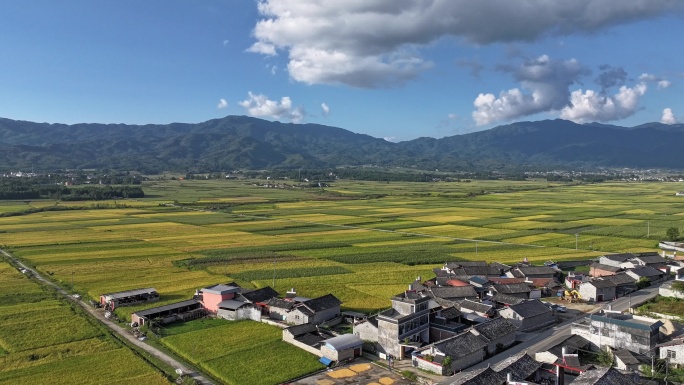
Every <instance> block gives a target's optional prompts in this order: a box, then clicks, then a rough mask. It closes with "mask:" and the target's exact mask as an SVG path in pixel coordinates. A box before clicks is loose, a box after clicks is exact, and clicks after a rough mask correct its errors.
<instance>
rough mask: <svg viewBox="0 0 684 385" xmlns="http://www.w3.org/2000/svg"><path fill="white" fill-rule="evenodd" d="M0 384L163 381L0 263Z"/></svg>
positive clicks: (163, 382)
mask: <svg viewBox="0 0 684 385" xmlns="http://www.w3.org/2000/svg"><path fill="white" fill-rule="evenodd" d="M0 325H2V327H0V361H2V363H3V364H2V365H0V384H55V383H65V384H66V383H69V384H101V383H102V382H103V379H105V378H106V379H107V380H106V382H107V383H130V382H139V383H144V384H169V382H168V381H167V380H166V378H165V377H164V376H163V375H162V374H161V373H159V372H157V371H156V370H155V369H153V368H152V367H150V366H148V364H147V363H146V362H144V361H143V360H142V359H140V358H139V357H137V356H135V355H134V354H133V353H132V352H131V351H129V350H128V349H127V348H124V347H122V346H121V345H120V344H118V343H117V342H115V341H114V340H112V339H110V337H108V336H107V335H106V334H105V332H103V331H102V330H101V329H99V328H97V327H95V326H93V325H92V324H90V323H89V322H88V321H87V320H86V319H85V318H84V317H83V316H81V315H78V314H77V313H75V312H74V310H73V309H72V308H71V307H70V306H69V305H68V304H66V303H64V302H63V301H62V300H58V299H56V297H55V296H54V294H52V293H51V292H47V291H45V289H43V288H42V287H41V286H39V285H38V284H36V283H35V282H33V281H31V280H30V279H28V278H27V277H26V276H24V275H23V274H21V273H20V272H19V271H17V270H16V269H14V268H13V267H11V266H10V265H9V264H7V263H6V262H4V261H2V262H0Z"/></svg>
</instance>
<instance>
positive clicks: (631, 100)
mask: <svg viewBox="0 0 684 385" xmlns="http://www.w3.org/2000/svg"><path fill="white" fill-rule="evenodd" d="M646 90H647V87H646V84H645V83H643V82H641V83H639V84H637V85H636V86H634V87H631V88H630V87H627V86H622V87H620V89H619V90H618V92H617V93H616V94H614V95H612V96H605V95H602V94H601V93H600V92H596V91H593V90H586V91H584V92H583V91H582V90H581V89H580V90H576V91H573V92H572V94H571V96H570V103H571V104H570V105H568V106H566V107H565V108H563V110H562V111H561V114H560V117H561V118H562V119H567V120H572V121H574V122H577V123H586V122H595V121H598V122H606V121H611V120H618V119H623V118H626V117H628V116H631V115H632V114H634V113H635V112H636V110H637V107H638V104H639V99H640V98H641V97H642V96H643V95H644V94H645V93H646Z"/></svg>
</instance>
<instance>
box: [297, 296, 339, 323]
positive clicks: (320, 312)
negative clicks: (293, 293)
mask: <svg viewBox="0 0 684 385" xmlns="http://www.w3.org/2000/svg"><path fill="white" fill-rule="evenodd" d="M341 304H342V301H340V300H339V299H338V298H337V297H335V296H334V295H332V294H326V295H324V296H321V297H318V298H313V299H309V300H307V301H304V302H301V303H298V304H296V305H295V307H294V308H293V309H291V310H290V311H288V312H287V319H286V321H287V322H288V323H291V324H295V325H301V324H306V323H310V324H314V325H319V324H321V323H323V322H325V321H329V320H331V319H333V318H336V317H338V316H339V315H340V305H341Z"/></svg>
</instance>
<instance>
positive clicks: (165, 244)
mask: <svg viewBox="0 0 684 385" xmlns="http://www.w3.org/2000/svg"><path fill="white" fill-rule="evenodd" d="M144 188H145V192H146V194H147V197H146V198H144V199H139V200H134V201H127V200H126V201H124V200H120V201H117V202H98V203H97V205H95V204H92V203H90V202H67V203H63V202H54V201H36V202H0V246H1V247H2V248H4V249H7V250H9V251H10V252H12V253H13V254H14V255H15V256H17V257H18V258H20V259H22V260H23V261H24V262H25V263H27V264H29V265H31V266H34V267H36V268H37V269H38V270H39V271H40V272H41V274H43V275H44V276H46V277H47V278H49V279H51V280H53V281H54V282H56V283H58V284H60V285H62V286H63V287H64V288H66V289H71V290H74V291H75V292H78V293H80V294H81V295H83V296H84V297H86V298H88V297H90V298H95V299H96V298H98V297H99V295H100V294H102V293H107V292H116V291H123V290H128V289H133V288H141V287H154V288H156V289H157V291H158V292H159V293H160V295H161V301H160V302H159V303H158V304H155V306H158V305H163V304H166V303H170V302H175V301H180V300H184V299H188V298H189V297H190V296H192V294H193V293H194V291H195V290H196V289H199V288H201V287H204V286H207V285H211V284H215V283H226V282H230V281H236V282H238V283H239V284H240V285H243V286H245V287H264V286H267V285H274V282H275V285H274V286H275V289H276V290H277V291H279V292H281V293H284V292H285V291H287V290H288V289H290V288H295V289H296V290H297V292H298V294H300V295H302V296H307V297H316V296H319V295H323V294H328V293H332V294H334V295H335V296H337V297H338V298H340V299H341V300H342V301H343V305H342V306H343V308H345V309H353V310H358V311H363V312H376V311H378V310H380V309H384V308H387V307H388V306H389V303H390V301H389V299H390V297H391V296H392V295H394V294H396V293H398V292H400V291H402V290H403V289H404V288H405V287H406V285H407V284H408V283H410V282H411V281H413V280H414V279H415V278H416V277H418V276H420V277H422V278H423V279H428V278H431V277H432V276H433V273H432V269H433V268H435V267H437V266H441V265H442V264H443V263H444V262H448V261H456V260H484V261H488V262H493V261H498V262H504V263H515V262H519V261H522V260H523V259H524V258H527V259H528V260H530V261H533V262H537V263H542V262H544V261H548V260H553V261H562V260H575V259H587V258H593V257H597V256H599V255H602V254H605V253H613V252H628V251H631V252H638V251H654V250H656V246H657V243H658V241H659V240H660V239H662V238H664V236H665V231H666V230H667V229H668V228H669V227H678V228H684V199H683V197H677V196H675V192H676V191H680V190H684V183H626V182H625V183H618V182H613V183H603V184H587V185H569V184H561V183H549V182H546V181H526V182H512V181H473V182H470V183H464V182H450V183H445V182H439V183H402V182H392V183H386V182H383V183H381V182H366V181H336V182H334V183H333V184H332V186H331V187H330V188H326V189H275V188H265V187H261V186H257V185H255V184H254V183H253V181H239V180H237V181H236V180H230V181H223V180H206V181H202V180H197V181H195V180H192V181H178V180H161V181H153V182H147V184H146V185H145V186H144ZM55 205H64V206H66V207H68V208H69V210H66V211H42V212H34V213H31V214H26V215H22V212H23V211H25V210H28V209H31V208H33V209H35V208H37V207H38V208H41V207H53V206H55ZM122 205H123V206H122ZM15 214H19V215H15ZM8 215H12V216H8ZM0 276H2V277H3V278H2V279H0V324H2V325H3V328H2V330H1V331H0V360H2V359H5V362H6V365H3V366H2V368H0V384H2V383H16V381H14V380H16V379H17V378H18V379H21V381H24V382H27V383H38V384H40V383H46V382H47V381H48V380H47V378H48V373H62V372H63V373H64V374H63V375H64V376H66V377H65V378H70V379H72V380H71V382H72V383H89V381H90V382H98V381H96V380H95V378H97V376H98V375H101V374H98V373H99V372H98V370H100V369H99V368H100V367H99V366H98V365H97V364H96V361H101V360H107V361H109V362H111V363H112V365H114V367H115V370H114V372H115V373H117V374H116V376H115V378H114V380H113V381H112V382H115V383H116V382H117V381H124V380H127V379H131V378H136V379H138V380H137V382H139V383H164V381H165V379H164V378H163V377H162V376H161V375H160V374H158V373H157V372H156V371H155V370H154V369H152V368H151V367H148V366H147V365H146V364H145V363H144V362H143V361H139V360H138V358H137V357H136V356H134V355H133V353H131V352H130V351H128V350H126V349H123V348H120V347H118V345H116V344H115V343H113V342H111V341H109V340H107V339H106V338H103V337H102V334H101V332H99V331H98V330H97V329H96V328H94V327H91V326H89V324H87V323H85V322H82V320H81V321H79V320H80V318H79V316H77V315H74V314H71V313H70V311H69V308H68V306H67V307H65V305H63V304H61V303H60V302H59V301H57V300H56V299H55V298H53V297H52V296H51V295H48V294H46V293H45V292H42V291H41V290H42V289H40V288H39V287H38V286H36V285H35V284H34V283H32V282H30V281H29V280H27V279H26V278H25V277H23V276H22V275H21V274H19V273H18V272H16V270H14V269H11V268H9V267H7V268H3V269H0ZM10 276H12V277H14V278H12V279H11V280H9V281H8V280H6V279H5V277H10ZM72 279H73V287H72ZM15 281H16V282H15ZM17 285H23V286H21V287H22V288H24V287H26V291H25V293H24V290H23V289H22V291H21V292H22V295H21V296H17V295H14V294H13V293H16V292H17V291H16V289H15V288H16V287H19V286H17ZM3 290H5V291H4V292H3ZM148 307H150V306H149V305H140V306H134V307H124V308H119V309H117V314H118V315H119V316H120V317H122V318H124V319H128V318H129V317H130V314H131V313H132V312H134V311H137V310H140V309H144V308H148ZM74 317H76V318H74ZM45 325H51V327H50V328H49V329H45V328H44V326H45ZM191 325H192V324H191ZM262 327H268V326H266V325H260V324H258V323H235V324H230V323H228V322H225V323H222V324H217V325H212V327H211V328H194V327H189V328H187V330H186V329H182V328H181V329H178V330H176V332H174V333H172V334H171V335H167V336H165V337H163V338H162V341H161V342H162V344H163V345H165V346H166V347H167V348H169V349H171V350H173V351H174V352H176V354H178V355H179V356H182V357H185V358H187V359H188V360H190V361H192V362H195V363H196V364H197V365H198V366H200V367H201V368H203V370H205V371H207V372H208V373H209V374H211V375H212V376H214V377H216V378H219V379H221V380H223V381H225V382H226V383H229V384H241V383H245V382H241V381H240V380H239V378H240V377H239V376H240V375H249V376H250V378H251V379H252V380H254V381H256V378H257V377H258V375H262V374H263V373H254V370H256V369H254V368H257V367H261V368H263V367H266V366H274V364H273V363H274V362H279V361H278V360H279V359H281V357H286V356H288V357H289V356H292V357H296V359H297V360H298V361H297V362H298V363H299V364H298V365H299V366H300V367H301V368H302V369H303V370H305V372H308V371H311V370H315V369H316V368H317V366H316V365H317V364H316V361H315V359H313V360H312V358H311V357H309V356H308V355H306V354H304V353H303V352H299V351H298V350H297V349H295V348H293V347H291V346H289V345H283V343H282V342H281V341H280V335H279V334H278V333H279V331H278V330H275V329H268V330H266V329H264V330H261V329H259V328H262ZM268 328H270V327H268ZM43 329H45V330H43ZM35 330H42V331H41V333H45V335H43V336H41V338H32V336H33V334H32V333H33V331H35ZM276 331H277V332H278V333H276ZM215 332H220V333H219V334H220V336H221V338H218V339H214V340H212V336H215V335H216V334H214V333H215ZM276 334H278V335H277V336H276ZM240 335H248V336H253V337H254V338H257V336H259V338H261V337H263V339H259V338H257V339H256V340H255V341H256V342H255V343H254V344H252V343H250V344H246V343H243V342H241V340H239V338H240V337H239V336H240ZM236 338H237V339H236ZM195 339H202V340H203V341H209V340H211V341H210V343H203V344H201V346H198V345H197V344H195V343H193V342H192V341H193V340H195ZM257 345H258V347H259V348H258V349H252V348H251V347H252V346H257ZM292 349H295V350H294V351H293V350H292ZM264 352H268V353H269V354H268V355H265V354H264ZM300 353H301V354H300ZM298 354H299V355H298ZM302 354H304V355H302ZM36 357H37V358H36ZM237 357H240V359H238V358H237ZM244 357H250V360H251V361H252V362H255V363H256V364H254V365H253V367H254V368H251V367H249V365H247V366H245V365H242V364H238V363H239V362H243V361H244ZM131 363H133V364H131ZM229 363H232V364H229ZM65 364H68V365H69V367H74V368H84V370H83V371H84V372H85V368H86V367H87V368H88V376H91V375H92V376H95V377H92V379H91V377H85V374H79V370H75V371H72V370H66V369H65V366H64V365H65ZM286 366H288V365H279V366H278V368H282V367H286ZM278 372H279V373H277V375H278V377H277V378H276V377H269V376H271V375H273V376H275V375H276V374H273V373H270V374H269V376H266V377H263V381H265V382H263V383H273V382H277V381H286V380H287V379H288V378H286V377H288V376H291V377H295V376H297V375H299V374H302V373H303V372H301V371H299V372H291V373H290V372H281V371H280V369H279V371H278ZM79 375H80V376H83V377H78V376H79ZM117 376H118V377H117ZM13 381H14V382H13ZM249 383H257V382H249Z"/></svg>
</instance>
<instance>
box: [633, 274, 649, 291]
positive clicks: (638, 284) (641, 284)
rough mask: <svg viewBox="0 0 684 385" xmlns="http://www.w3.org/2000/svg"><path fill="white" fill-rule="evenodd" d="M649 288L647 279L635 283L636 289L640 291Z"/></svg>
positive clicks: (642, 278)
mask: <svg viewBox="0 0 684 385" xmlns="http://www.w3.org/2000/svg"><path fill="white" fill-rule="evenodd" d="M649 286H651V280H650V279H649V278H648V277H641V278H639V280H638V281H637V282H636V287H637V289H639V290H641V289H644V288H647V287H649Z"/></svg>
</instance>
